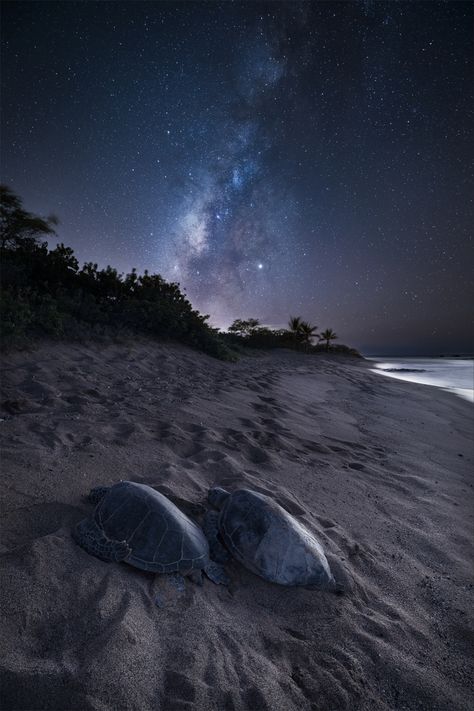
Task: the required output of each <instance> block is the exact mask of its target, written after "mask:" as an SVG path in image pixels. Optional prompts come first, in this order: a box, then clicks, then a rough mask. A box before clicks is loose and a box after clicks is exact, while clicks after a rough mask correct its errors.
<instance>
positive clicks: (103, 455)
mask: <svg viewBox="0 0 474 711" xmlns="http://www.w3.org/2000/svg"><path fill="white" fill-rule="evenodd" d="M3 360H4V375H3V379H2V394H1V399H0V402H1V413H0V417H1V422H0V435H1V444H2V487H1V491H0V494H1V498H2V512H3V520H2V538H1V545H2V548H1V556H0V562H1V576H2V584H1V591H0V597H1V606H2V623H1V625H2V627H1V630H0V636H1V640H2V641H1V643H0V644H1V648H2V655H1V679H0V682H1V686H0V689H1V691H0V694H1V700H2V707H1V708H2V709H5V710H8V711H10V710H11V711H13V710H14V709H18V710H19V709H22V710H26V709H28V710H33V709H47V710H48V711H69V710H71V711H73V710H76V709H77V710H78V711H79V710H80V711H122V710H124V711H125V710H127V711H128V710H130V711H136V710H138V709H140V710H142V709H143V710H144V711H148V710H150V711H151V710H153V711H158V710H159V711H161V710H163V711H165V710H166V711H168V710H170V711H171V710H178V709H179V710H181V709H182V710H184V709H194V710H195V711H198V710H201V709H202V710H203V711H204V710H207V709H215V710H216V711H224V710H225V711H244V710H245V711H247V710H250V711H257V710H262V711H263V710H268V711H293V710H295V711H296V710H300V709H301V710H310V709H311V710H312V711H316V710H321V711H326V710H327V711H336V710H338V709H348V710H354V709H360V710H361V711H363V710H366V709H367V710H368V709H374V710H375V709H377V710H379V709H380V710H381V711H384V710H388V709H391V710H392V709H393V710H394V709H397V710H402V709H406V710H412V709H413V710H415V709H416V710H420V709H426V710H427V711H428V710H429V711H431V710H440V711H441V710H448V709H449V710H450V711H455V710H461V709H465V710H466V711H467V709H470V708H472V706H473V704H474V696H473V681H472V680H473V678H474V677H473V670H472V650H473V641H474V622H473V614H472V610H473V609H474V605H473V589H472V582H473V581H472V562H473V551H472V543H471V541H472V521H473V514H472V511H473V510H474V507H473V498H474V497H473V488H472V486H473V484H472V479H470V472H471V470H472V459H473V452H472V444H470V438H469V436H470V431H471V428H472V407H471V406H470V405H469V403H466V402H463V401H461V400H457V399H456V398H454V397H453V396H451V395H448V394H446V393H442V392H440V391H439V390H436V389H432V388H429V387H427V386H421V385H419V386H418V385H410V384H408V383H403V382H399V381H395V380H389V379H387V380H385V379H382V378H380V377H377V376H376V375H372V374H371V373H370V372H369V367H368V365H367V364H366V363H364V362H360V361H357V360H352V359H329V358H326V357H325V356H309V355H303V354H297V353H292V352H284V351H280V352H278V353H270V354H264V355H262V354H260V355H256V356H254V357H248V358H244V359H242V360H241V361H239V362H238V363H235V364H231V363H222V362H219V361H216V360H213V359H211V358H209V357H207V356H205V355H202V354H199V353H196V352H193V351H191V350H188V349H186V348H184V347H180V346H164V345H156V344H154V343H151V342H142V343H139V344H137V345H134V346H125V345H114V346H107V347H100V346H82V345H81V346H79V345H78V346H73V345H59V344H55V345H44V346H42V347H40V348H39V349H38V350H37V351H35V352H33V353H15V354H10V355H8V356H5V357H4V359H3ZM119 479H130V480H132V481H137V482H143V483H146V484H150V485H152V486H155V487H156V488H158V489H159V490H160V491H162V492H163V493H165V494H167V495H169V496H170V497H171V498H173V500H175V502H176V503H177V504H178V505H179V506H181V508H182V509H183V510H184V511H185V512H186V513H188V514H189V515H191V516H193V517H194V518H195V519H196V520H198V521H199V520H201V516H202V514H203V512H204V510H205V504H206V492H207V489H208V488H209V487H210V486H212V485H214V484H219V485H221V486H224V487H226V488H228V489H235V488H238V487H242V486H247V487H250V488H253V489H255V490H257V491H261V492H263V493H266V494H270V495H271V496H274V497H275V498H276V499H277V500H278V502H279V503H280V504H281V505H282V506H284V507H285V508H286V509H287V510H288V511H290V512H291V513H292V514H293V515H295V516H296V517H298V518H299V519H300V520H301V521H303V522H304V523H305V524H306V525H307V526H308V527H309V528H310V529H311V530H313V531H314V532H315V533H316V534H317V536H318V537H319V539H320V540H321V542H322V543H323V545H324V547H325V549H326V551H327V553H328V559H329V560H330V564H331V567H332V569H333V571H334V572H335V574H336V577H339V578H340V579H341V580H344V582H345V584H346V588H347V593H346V594H345V595H344V596H342V597H338V596H335V595H332V594H327V593H321V592H315V591H311V590H306V589H296V588H284V587H279V586H277V585H273V584H270V583H267V582H265V581H263V580H261V579H259V578H257V577H256V576H254V575H253V574H252V573H250V572H248V571H246V570H245V569H244V568H242V567H241V566H239V565H238V564H237V563H232V564H230V565H229V566H228V572H229V575H230V577H231V585H230V588H229V589H226V588H223V587H221V586H215V585H213V584H212V583H211V582H210V581H208V580H206V581H205V583H204V585H203V587H198V586H196V585H194V584H193V583H191V582H189V581H187V582H186V587H185V590H184V591H183V592H179V591H178V590H176V589H175V588H174V587H173V586H172V585H170V583H169V580H168V579H167V578H166V576H153V575H150V574H147V573H142V572H140V571H138V570H136V569H134V568H132V567H130V566H128V565H126V564H123V563H122V564H107V563H103V562H101V561H100V560H97V559H95V558H93V557H91V556H89V555H88V554H87V553H86V552H85V551H83V550H82V549H81V548H79V547H78V546H77V545H76V544H75V543H74V542H73V540H72V539H71V536H70V531H71V527H72V526H73V525H74V524H75V523H76V522H77V521H79V520H80V519H81V518H83V517H84V516H85V515H88V514H89V513H90V512H91V507H90V506H89V505H88V504H87V503H86V502H85V500H84V498H83V497H84V494H86V493H87V492H88V490H89V489H90V488H91V487H92V486H95V485H97V484H111V483H114V482H116V481H118V480H119ZM158 593H160V595H161V596H162V597H163V598H164V599H165V600H166V605H165V607H164V608H158V607H156V605H155V604H154V602H153V601H154V597H155V596H156V595H157V594H158Z"/></svg>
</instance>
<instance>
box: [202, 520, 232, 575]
mask: <svg viewBox="0 0 474 711" xmlns="http://www.w3.org/2000/svg"><path fill="white" fill-rule="evenodd" d="M203 531H204V535H205V536H206V538H207V540H208V543H209V551H210V554H211V558H212V560H214V561H216V563H226V562H227V561H228V560H230V554H229V553H228V552H227V551H226V549H225V548H224V546H223V545H222V543H221V542H220V541H219V539H218V537H217V536H218V533H219V514H218V513H217V512H216V511H208V512H207V513H206V515H205V516H204V525H203Z"/></svg>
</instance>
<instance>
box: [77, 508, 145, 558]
mask: <svg viewBox="0 0 474 711" xmlns="http://www.w3.org/2000/svg"><path fill="white" fill-rule="evenodd" d="M72 537H73V538H74V540H75V541H76V543H78V544H79V545H80V546H81V548H84V550H85V551H87V552H88V553H90V554H91V555H95V556H96V557H97V558H100V559H101V560H106V561H109V562H112V561H115V562H118V561H121V560H125V558H128V556H129V555H130V553H131V552H132V550H131V548H130V546H129V545H128V543H127V541H114V540H112V539H110V538H107V536H106V535H105V534H104V532H103V531H102V529H100V528H99V526H98V525H97V524H96V523H95V521H92V520H91V519H88V518H85V519H84V520H83V521H80V523H78V524H77V526H76V528H75V529H73V532H72Z"/></svg>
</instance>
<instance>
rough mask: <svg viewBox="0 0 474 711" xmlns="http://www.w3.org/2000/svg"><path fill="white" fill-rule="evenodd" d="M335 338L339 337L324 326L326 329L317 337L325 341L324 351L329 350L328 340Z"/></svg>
mask: <svg viewBox="0 0 474 711" xmlns="http://www.w3.org/2000/svg"><path fill="white" fill-rule="evenodd" d="M336 338H339V336H338V335H337V334H336V333H334V331H333V330H332V328H326V330H325V331H323V332H322V333H321V334H320V336H319V339H320V340H321V341H326V351H329V344H330V342H331V341H335V340H336Z"/></svg>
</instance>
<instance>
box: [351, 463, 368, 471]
mask: <svg viewBox="0 0 474 711" xmlns="http://www.w3.org/2000/svg"><path fill="white" fill-rule="evenodd" d="M347 466H348V467H350V468H351V469H356V470H357V471H364V470H365V466H364V465H363V464H361V463H360V462H349V464H348V465H347Z"/></svg>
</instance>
